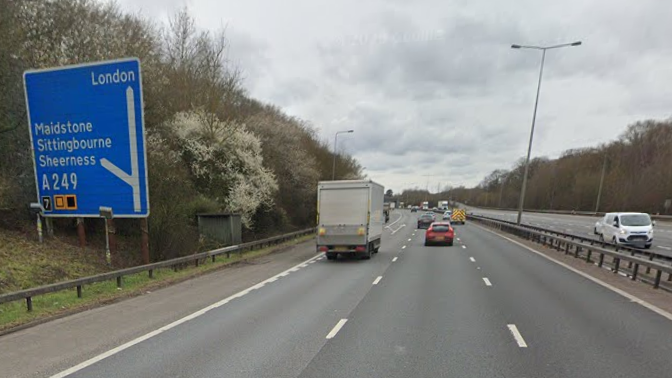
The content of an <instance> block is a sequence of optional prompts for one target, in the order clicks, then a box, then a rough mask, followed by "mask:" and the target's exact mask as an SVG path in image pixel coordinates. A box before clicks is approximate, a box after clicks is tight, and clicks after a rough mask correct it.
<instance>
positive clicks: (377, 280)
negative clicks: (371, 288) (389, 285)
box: [373, 276, 383, 285]
mask: <svg viewBox="0 0 672 378" xmlns="http://www.w3.org/2000/svg"><path fill="white" fill-rule="evenodd" d="M382 279H383V276H378V277H376V279H375V280H374V281H373V284H374V285H378V282H380V280H382Z"/></svg>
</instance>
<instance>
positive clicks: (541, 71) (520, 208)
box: [516, 49, 546, 225]
mask: <svg viewBox="0 0 672 378" xmlns="http://www.w3.org/2000/svg"><path fill="white" fill-rule="evenodd" d="M541 51H542V53H541V67H540V68H539V81H538V82H537V97H536V99H535V100H534V112H533V113H532V128H531V129H530V142H529V144H528V145H527V158H525V172H524V173H523V188H522V189H521V191H520V200H519V201H518V220H517V222H516V223H517V224H518V225H520V223H521V221H522V218H523V205H524V204H525V191H526V189H527V172H528V171H529V168H530V154H531V153H532V140H533V139H534V125H535V123H536V121H537V107H538V106H539V92H540V91H541V78H542V76H543V75H544V61H545V60H546V49H542V50H541Z"/></svg>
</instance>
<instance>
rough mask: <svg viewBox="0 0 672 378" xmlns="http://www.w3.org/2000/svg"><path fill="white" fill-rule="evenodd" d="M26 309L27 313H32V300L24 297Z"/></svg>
mask: <svg viewBox="0 0 672 378" xmlns="http://www.w3.org/2000/svg"><path fill="white" fill-rule="evenodd" d="M26 307H28V312H31V311H33V298H31V297H26Z"/></svg>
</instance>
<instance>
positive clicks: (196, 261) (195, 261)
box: [194, 259, 199, 268]
mask: <svg viewBox="0 0 672 378" xmlns="http://www.w3.org/2000/svg"><path fill="white" fill-rule="evenodd" d="M198 260H199V259H196V260H194V265H195V266H196V267H197V268H198Z"/></svg>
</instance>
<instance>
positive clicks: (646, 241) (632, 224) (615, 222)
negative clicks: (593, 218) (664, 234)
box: [595, 213, 656, 248]
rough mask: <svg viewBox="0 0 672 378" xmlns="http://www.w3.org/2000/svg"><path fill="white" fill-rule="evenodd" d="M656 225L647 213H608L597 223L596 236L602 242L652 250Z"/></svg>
mask: <svg viewBox="0 0 672 378" xmlns="http://www.w3.org/2000/svg"><path fill="white" fill-rule="evenodd" d="M655 224H656V223H655V222H652V221H651V217H650V216H649V214H646V213H607V214H605V215H604V218H602V219H600V220H599V221H597V223H595V234H597V235H600V241H607V242H611V243H613V244H617V245H629V246H633V247H638V248H642V247H644V248H651V244H652V243H653V226H654V225H655Z"/></svg>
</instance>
